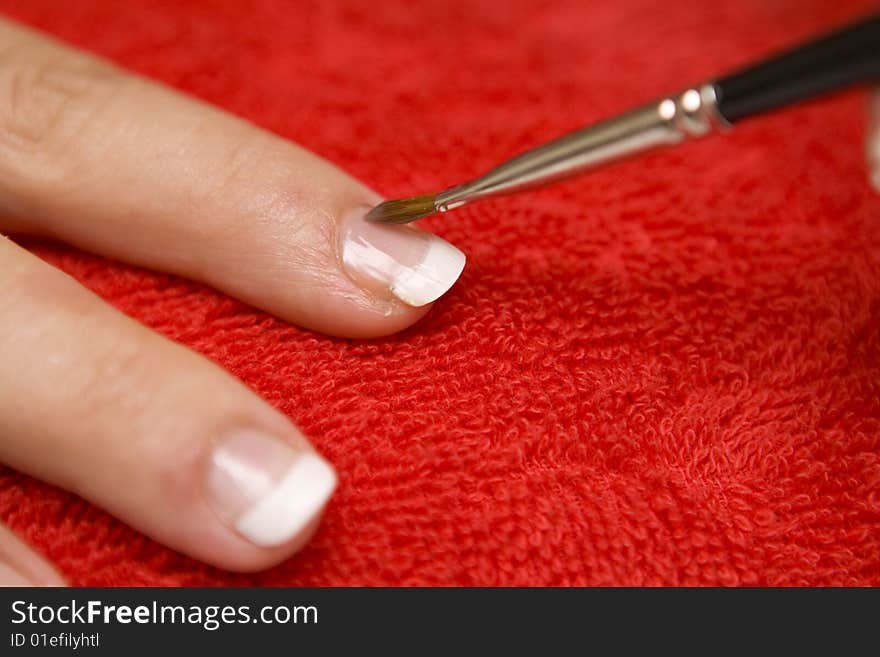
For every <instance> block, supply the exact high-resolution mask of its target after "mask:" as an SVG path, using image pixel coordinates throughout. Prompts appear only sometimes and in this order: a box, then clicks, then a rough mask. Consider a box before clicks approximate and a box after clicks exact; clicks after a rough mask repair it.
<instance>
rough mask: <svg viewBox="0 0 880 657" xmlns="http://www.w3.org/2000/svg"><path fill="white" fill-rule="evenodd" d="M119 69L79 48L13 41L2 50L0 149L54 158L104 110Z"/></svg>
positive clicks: (43, 160) (12, 158) (11, 158)
mask: <svg viewBox="0 0 880 657" xmlns="http://www.w3.org/2000/svg"><path fill="white" fill-rule="evenodd" d="M119 77H120V75H119V74H118V73H117V72H116V71H115V69H114V68H113V67H112V66H110V65H109V64H105V63H103V62H100V61H98V60H94V59H92V58H90V57H87V56H84V55H80V54H79V53H75V52H69V51H64V50H57V51H56V50H54V49H52V50H50V49H45V48H43V49H41V48H36V47H34V46H32V45H30V44H27V43H25V44H21V43H19V44H13V45H11V46H8V47H6V48H5V49H3V50H0V149H2V150H0V153H2V159H3V161H4V162H5V163H7V164H10V163H12V164H15V163H16V162H21V161H22V160H24V161H25V163H26V162H27V160H28V159H31V160H33V159H35V158H36V159H38V164H40V165H47V164H52V163H53V160H56V159H57V156H58V155H59V152H60V151H62V150H63V149H65V147H66V146H67V145H68V144H69V142H71V140H75V139H76V138H77V136H78V135H80V134H81V133H82V132H83V130H84V129H85V128H86V127H87V126H88V125H90V123H91V122H92V121H93V120H94V118H95V117H96V116H97V115H98V114H100V112H101V110H102V108H103V107H104V106H105V105H106V104H107V103H108V102H109V101H110V99H112V97H113V96H114V94H115V92H116V90H117V89H118V85H119V82H118V79H119Z"/></svg>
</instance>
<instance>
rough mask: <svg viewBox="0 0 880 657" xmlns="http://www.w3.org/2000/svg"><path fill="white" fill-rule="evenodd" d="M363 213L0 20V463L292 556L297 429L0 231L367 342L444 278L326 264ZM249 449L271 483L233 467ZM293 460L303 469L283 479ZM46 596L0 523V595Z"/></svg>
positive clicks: (299, 481)
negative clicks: (20, 588) (193, 283)
mask: <svg viewBox="0 0 880 657" xmlns="http://www.w3.org/2000/svg"><path fill="white" fill-rule="evenodd" d="M873 107H874V111H873V112H872V113H871V115H872V116H873V117H874V119H873V121H872V126H873V128H872V129H871V130H869V137H868V140H867V144H868V161H869V165H870V167H871V171H872V172H873V173H872V180H874V181H876V184H878V185H880V127H878V126H880V100H878V99H877V98H876V97H875V99H874V106H873ZM380 200H382V199H381V198H380V197H379V196H378V195H377V194H375V193H374V192H372V191H371V190H370V189H368V188H367V187H365V186H364V185H362V184H361V183H359V182H357V181H355V180H353V179H352V178H350V177H349V176H347V175H346V174H345V173H343V172H342V171H340V170H338V169H337V168H335V167H333V166H332V165H330V164H329V163H327V162H325V161H324V160H322V159H320V158H319V157H317V156H315V155H313V154H311V153H309V152H307V151H305V150H303V149H302V148H299V147H297V146H296V145H294V144H291V143H289V142H286V141H284V140H282V139H280V138H278V137H276V136H273V135H271V134H269V133H267V132H265V131H262V130H260V129H259V128H257V127H255V126H252V125H250V124H248V123H246V122H244V121H241V120H239V119H236V118H234V117H232V116H229V115H227V114H225V113H223V112H221V111H219V110H217V109H215V108H212V107H210V106H208V105H205V104H203V103H200V102H198V101H196V100H193V99H190V98H187V97H185V96H183V95H180V94H178V93H175V92H173V91H171V90H169V89H167V88H165V87H162V86H160V85H157V84H155V83H152V82H150V81H147V80H144V79H142V78H138V77H136V76H132V75H129V74H126V73H125V72H123V71H121V70H119V69H117V68H115V67H114V66H112V65H111V64H109V63H106V62H103V61H101V60H98V59H95V58H93V57H91V56H89V55H86V54H84V53H82V52H78V51H76V50H73V49H71V48H68V47H66V46H64V45H62V44H60V43H58V42H55V41H52V40H50V39H48V38H47V37H45V36H42V35H39V34H37V33H35V32H33V31H30V30H27V29H25V28H22V27H21V26H18V25H15V24H12V23H9V22H4V21H0V233H2V234H0V271H2V272H3V285H4V293H3V295H2V296H0V461H2V462H3V463H5V464H7V465H9V466H10V467H13V468H16V469H18V470H20V471H22V472H25V473H27V474H30V475H32V476H34V477H37V478H40V479H42V480H45V481H47V482H50V483H52V484H54V485H56V486H59V487H61V488H64V489H66V490H69V491H72V492H74V493H76V494H78V495H81V496H82V497H84V498H85V499H87V500H90V501H91V502H93V503H94V504H96V505H98V506H100V507H102V508H104V509H106V510H107V511H109V512H110V513H112V514H114V515H115V516H116V517H118V518H120V519H121V520H122V521H124V522H126V523H128V524H129V525H130V526H132V527H134V528H135V529H137V530H139V531H141V532H143V533H145V534H146V535H148V536H151V537H153V538H154V539H156V540H157V541H159V542H161V543H163V544H165V545H167V546H169V547H171V548H173V549H175V550H178V551H180V552H183V553H185V554H188V555H191V556H193V557H195V558H197V559H200V560H202V561H205V562H207V563H210V564H213V565H216V566H219V567H221V568H226V569H230V570H236V571H254V570H260V569H264V568H267V567H269V566H272V565H274V564H276V563H278V562H279V561H281V560H283V559H286V558H288V557H290V556H291V555H293V554H294V553H295V552H296V551H297V550H298V549H299V548H300V547H302V546H303V544H304V543H305V542H306V541H307V540H308V539H309V537H310V536H311V535H312V533H313V532H314V531H315V529H316V528H317V525H318V523H319V520H320V515H321V511H322V509H323V506H324V503H325V502H326V499H327V498H328V497H329V495H330V493H331V492H332V488H333V484H334V478H333V475H332V469H331V468H330V466H329V465H327V464H326V463H324V462H323V460H322V459H320V458H318V457H316V456H315V452H314V450H313V448H312V447H311V446H310V444H309V442H308V440H307V438H306V437H304V436H303V434H302V433H301V432H300V431H299V430H298V429H297V428H296V427H295V426H293V425H292V424H291V423H290V421H289V420H288V419H287V418H286V417H285V416H283V415H282V414H280V413H279V412H278V411H276V410H275V409H273V408H272V407H271V406H269V405H268V404H267V403H266V402H264V401H263V400H261V399H260V398H259V397H258V396H257V395H255V394H254V393H253V392H252V391H250V390H249V389H248V388H247V387H246V386H244V385H243V384H242V383H240V382H239V381H237V380H236V379H235V378H234V377H232V376H231V375H230V374H228V373H227V372H225V371H224V370H223V369H222V368H220V367H218V366H217V365H215V364H213V363H211V362H209V361H208V360H206V359H204V358H202V357H201V356H199V355H197V354H195V353H193V352H192V351H189V350H187V349H186V348H184V347H182V346H180V345H178V344H175V343H174V342H171V341H169V340H167V339H165V338H163V337H161V336H159V335H157V334H156V333H154V332H152V331H150V330H149V329H147V328H145V327H143V326H141V325H140V324H138V323H137V322H135V321H133V320H131V319H129V318H127V317H126V316H124V315H123V314H122V313H120V312H119V311H117V310H115V309H113V308H112V307H110V306H109V305H107V304H105V303H104V302H103V301H102V300H101V299H99V298H98V297H97V296H95V295H94V294H92V293H91V292H89V291H88V290H86V289H85V288H84V287H82V286H80V285H79V284H78V283H77V282H76V281H74V280H73V279H72V278H70V277H68V276H67V275H65V274H64V273H62V272H60V271H59V270H57V269H55V268H53V267H51V266H50V265H48V264H46V263H44V262H43V261H41V260H40V259H38V258H37V257H35V256H34V255H32V254H30V253H29V252H28V251H26V250H24V249H22V248H21V247H19V246H17V245H16V244H15V243H14V242H13V241H11V240H10V239H9V238H7V237H4V235H34V236H43V237H49V238H52V239H57V240H60V241H64V242H67V243H69V244H72V245H74V246H77V247H79V248H82V249H85V250H88V251H92V252H94V253H99V254H102V255H105V256H108V257H110V258H114V259H116V260H120V261H124V262H130V263H134V264H137V265H140V266H143V267H148V268H151V269H155V270H160V271H166V272H170V273H173V274H177V275H180V276H184V277H188V278H191V279H194V280H197V281H200V282H203V283H206V284H208V285H210V286H212V287H214V288H215V289H217V290H219V291H220V292H223V293H226V294H228V295H230V296H233V297H235V298H238V299H241V300H242V301H245V302H247V303H249V304H251V305H253V306H255V307H257V308H260V309H262V310H265V311H267V312H270V313H272V314H273V315H275V316H277V317H279V318H281V319H283V320H286V321H289V322H292V323H294V324H297V325H300V326H304V327H306V328H309V329H313V330H316V331H320V332H324V333H328V334H332V335H337V336H348V337H359V338H369V337H376V336H381V335H387V334H391V333H394V332H396V331H400V330H402V329H404V328H406V327H408V326H410V325H411V324H413V323H415V322H416V321H418V320H419V318H421V317H422V316H423V315H424V314H425V313H426V312H427V311H428V309H429V308H430V305H431V301H430V300H428V299H431V300H433V298H435V297H436V296H438V293H439V294H442V293H443V292H444V291H445V290H446V289H448V286H449V285H451V284H452V283H453V282H454V280H455V278H457V276H458V273H460V271H461V269H460V268H461V267H462V266H463V265H464V259H463V256H460V254H458V252H457V251H456V250H455V249H453V248H452V247H450V246H448V245H445V243H444V242H442V241H439V240H436V241H432V240H433V238H431V237H430V236H428V235H427V234H424V233H421V234H415V233H412V232H403V233H393V234H392V233H384V234H381V235H378V236H370V237H365V238H363V239H360V238H358V241H356V242H355V246H357V247H358V248H357V249H354V250H351V249H348V248H347V247H346V248H345V249H342V250H341V251H340V247H339V243H340V242H339V240H340V239H341V238H340V235H343V236H344V235H347V234H348V232H349V229H348V228H346V226H350V225H352V224H351V221H352V220H351V217H352V216H359V214H358V213H361V214H362V213H363V211H364V210H365V209H366V208H369V207H370V206H372V205H375V204H376V203H377V202H379V201H380ZM355 225H357V226H360V224H355ZM357 230H361V228H357ZM365 230H367V229H365ZM369 230H372V229H369ZM389 230H405V231H412V229H389ZM428 242H430V243H431V244H433V245H435V246H436V247H437V248H436V249H434V251H431V252H432V253H435V252H436V253H437V254H440V255H438V256H437V257H438V258H441V256H442V257H444V258H446V260H443V262H442V266H439V268H438V269H437V270H436V272H440V273H436V272H435V274H436V277H441V278H442V277H445V278H444V280H443V281H440V282H438V281H437V280H430V281H429V283H431V284H433V285H434V286H435V287H436V288H437V289H436V290H434V291H433V293H431V294H429V295H427V296H426V295H425V294H424V292H425V282H424V281H423V280H419V281H417V282H418V283H419V284H418V285H415V284H413V281H412V277H410V278H407V279H406V280H405V281H403V279H402V278H401V277H402V276H404V275H405V274H409V273H410V269H411V268H415V269H418V267H416V266H415V265H413V262H416V261H419V262H421V259H422V258H423V256H424V258H427V256H425V255H424V251H425V249H426V247H424V245H425V244H427V243H428ZM373 243H380V244H386V243H387V244H389V245H390V246H388V248H389V249H390V250H391V251H393V252H394V253H396V254H398V255H399V259H400V260H401V261H402V262H404V265H405V266H404V265H399V264H395V265H394V277H396V278H394V280H395V281H396V282H397V283H399V285H397V286H396V287H394V286H392V285H390V281H391V278H388V280H386V279H385V278H383V277H384V276H385V274H383V273H381V272H380V273H379V274H376V273H375V272H374V271H372V269H370V267H372V266H373V265H372V262H373V261H371V264H370V266H369V267H366V268H363V267H362V266H361V265H362V262H361V261H362V259H363V258H364V257H366V258H367V259H369V258H370V257H371V256H370V253H371V248H372V246H371V245H372V244H373ZM346 244H348V242H346ZM403 244H409V245H411V247H412V249H413V250H414V252H417V253H416V255H413V254H412V253H407V252H405V251H406V249H405V248H404V246H401V245H403ZM407 248H408V247H407ZM401 249H403V251H401ZM420 249H421V250H420ZM365 254H366V255H365ZM374 255H375V254H374ZM459 256H460V257H459ZM377 262H379V265H382V259H381V258H379V261H377ZM352 263H354V265H352ZM358 263H361V264H358ZM386 264H387V263H386ZM379 265H377V266H378V267H379V269H381V266H379ZM352 266H354V267H355V269H357V268H358V267H361V269H358V270H357V271H361V270H363V271H365V272H367V273H366V274H363V275H362V274H357V273H355V274H354V275H353V274H352V270H351V267H352ZM410 266H411V267H410ZM407 267H410V269H408V268H407ZM383 271H384V270H383ZM401 272H403V273H401ZM441 274H442V276H441ZM389 276H391V275H390V274H389ZM392 278H393V277H392ZM403 283H408V284H409V287H406V286H405V285H403ZM441 283H442V284H441ZM429 287H430V285H429ZM386 288H387V289H386ZM392 288H393V289H394V290H397V291H396V292H394V293H391V292H389V291H388V290H389V289H392ZM404 288H406V289H404ZM401 290H403V291H401ZM420 295H421V296H420ZM401 299H405V300H406V301H407V302H404V301H403V300H401ZM255 437H256V438H255ZM230 445H231V447H230ZM243 445H244V447H242V446H243ZM221 448H222V449H221ZM223 450H225V451H223ZM168 454H174V458H173V459H169V458H168ZM230 454H231V456H230ZM261 454H262V455H263V456H266V455H268V456H271V458H268V457H267V458H266V459H265V460H268V462H270V463H271V464H281V465H278V466H277V472H270V473H269V474H265V473H261V472H259V473H257V474H256V475H254V472H252V471H251V470H253V468H251V469H250V470H249V469H248V468H249V467H250V465H249V464H250V461H253V462H257V461H260V459H261V458H262V456H260V455H261ZM230 462H231V463H232V465H230ZM302 463H308V464H310V468H299V469H296V468H295V467H294V466H295V465H296V464H302ZM242 464H243V465H242ZM261 467H262V466H261ZM272 467H275V466H274V465H273V466H272ZM270 470H271V468H270ZM242 472H243V474H242ZM290 473H294V474H295V476H293V475H291V474H290ZM264 475H265V476H264ZM288 475H289V476H288ZM261 477H262V478H261ZM285 477H286V478H285ZM279 482H286V484H285V485H284V486H281V485H280V484H279ZM239 488H240V489H241V490H239ZM230 491H232V492H230ZM242 491H243V492H242ZM275 491H280V493H279V495H278V496H276V498H274V499H273V500H272V501H271V503H268V502H266V503H265V504H264V502H265V501H266V500H267V499H268V498H269V497H271V495H270V494H271V493H273V492H275ZM282 493H283V494H282ZM303 500H305V501H303ZM279 504H280V505H281V507H283V508H281V509H280V510H279V506H278V505H279ZM254 509H257V511H254ZM267 514H268V515H267ZM273 514H274V515H273ZM278 514H281V515H280V516H279V515H278ZM267 518H268V519H269V521H267ZM278 518H281V520H282V521H283V522H280V523H279V522H276V521H275V520H276V519H278ZM290 518H293V519H292V520H290V522H288V523H287V524H285V522H286V520H287V519H290ZM270 521H271V522H270ZM279 525H281V526H282V528H285V527H286V529H287V530H289V531H286V532H281V533H278V532H277V531H276V530H277V528H278V526H279ZM64 583H65V581H64V579H63V577H62V576H61V575H60V574H59V573H58V572H57V571H56V570H55V569H54V568H53V567H52V566H51V565H50V564H49V563H47V562H46V561H45V560H44V559H43V558H42V557H41V556H39V555H38V554H37V553H36V552H34V551H33V550H31V549H30V548H29V547H28V546H26V545H25V544H24V543H22V542H21V541H20V540H19V539H18V538H16V537H15V535H14V534H13V533H12V532H11V531H9V530H8V529H6V528H3V527H0V584H6V585H34V584H35V585H63V584H64Z"/></svg>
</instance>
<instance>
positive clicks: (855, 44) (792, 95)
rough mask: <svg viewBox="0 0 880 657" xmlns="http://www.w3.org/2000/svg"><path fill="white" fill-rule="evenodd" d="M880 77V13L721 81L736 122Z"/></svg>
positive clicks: (721, 105)
mask: <svg viewBox="0 0 880 657" xmlns="http://www.w3.org/2000/svg"><path fill="white" fill-rule="evenodd" d="M878 79H880V14H878V15H875V16H872V17H870V18H867V19H866V20H863V21H861V22H859V23H856V24H855V25H851V26H849V27H846V28H844V29H842V30H840V31H838V32H835V33H833V34H831V35H829V36H826V37H823V38H821V39H819V40H818V41H813V42H811V43H807V44H804V45H802V46H800V47H797V48H794V49H792V50H789V51H787V52H784V53H782V54H780V55H777V56H776V57H773V58H771V59H769V60H766V61H764V62H761V63H760V64H757V65H755V66H751V67H749V68H746V69H744V70H742V71H738V72H736V73H733V74H732V75H728V76H727V77H725V78H722V79H721V80H717V81H716V82H715V91H716V94H717V97H718V103H717V106H718V111H719V112H720V113H721V115H722V116H723V117H724V118H725V119H727V120H728V121H729V122H731V123H735V122H736V121H739V120H741V119H746V118H748V117H750V116H755V115H757V114H761V113H763V112H767V111H769V110H772V109H776V108H778V107H782V106H785V105H790V104H791V103H796V102H798V101H801V100H806V99H808V98H811V97H813V96H818V95H819V94H823V93H826V92H830V91H835V90H836V89H840V88H842V87H845V86H847V85H850V84H858V83H861V82H869V81H872V80H878Z"/></svg>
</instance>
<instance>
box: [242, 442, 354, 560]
mask: <svg viewBox="0 0 880 657" xmlns="http://www.w3.org/2000/svg"><path fill="white" fill-rule="evenodd" d="M335 488H336V473H335V472H334V471H333V468H331V467H330V465H329V464H328V463H327V462H326V461H324V459H322V458H320V457H319V456H317V455H315V454H303V455H302V456H300V457H299V458H298V459H297V460H296V461H295V462H294V464H293V465H292V466H290V469H289V470H288V471H287V474H285V475H284V477H282V479H281V480H280V481H279V482H278V484H277V485H276V486H275V488H273V489H272V490H271V491H269V492H268V493H267V494H266V495H265V496H264V497H263V499H261V500H260V501H259V502H257V503H256V504H255V505H254V506H253V507H251V509H250V510H248V511H246V512H245V513H244V514H243V515H242V516H241V517H240V518H239V519H238V521H237V522H236V523H235V528H236V529H237V530H238V531H239V532H241V533H242V534H243V535H244V536H246V537H247V538H248V539H250V540H251V541H252V542H253V543H256V544H257V545H259V546H261V547H274V546H276V545H281V544H282V543H285V542H287V541H288V540H290V539H291V538H293V537H294V536H296V534H298V533H299V532H300V531H302V529H303V528H304V527H305V526H306V525H308V524H309V522H311V520H312V519H313V518H314V517H315V516H316V515H317V514H318V513H319V512H320V511H321V509H322V508H323V507H324V505H325V504H326V503H327V500H328V499H329V498H330V495H331V494H332V493H333V490H334V489H335Z"/></svg>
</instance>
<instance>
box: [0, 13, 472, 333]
mask: <svg viewBox="0 0 880 657" xmlns="http://www.w3.org/2000/svg"><path fill="white" fill-rule="evenodd" d="M0 47H2V54H0V211H5V213H6V214H7V215H9V216H10V217H12V218H6V219H0V229H3V228H4V227H5V229H6V230H7V231H14V232H26V233H36V234H41V235H47V236H51V237H55V238H59V239H62V240H65V241H68V242H71V243H73V244H76V245H78V246H80V247H83V248H85V249H90V250H94V251H96V252H99V253H102V254H105V255H108V256H111V257H114V258H117V259H121V260H127V261H129V262H133V263H136V264H140V265H144V266H147V267H152V268H157V269H162V270H165V271H169V272H173V273H177V274H181V275H183V276H187V277H191V278H194V279H197V280H200V281H203V282H205V283H208V284H210V285H213V286H215V287H217V288H218V289H220V290H223V291H225V292H227V293H229V294H231V295H233V296H236V297H238V298H240V299H243V300H244V301H247V302H249V303H252V304H254V305H256V306H259V307H261V308H264V309H266V310H268V311H270V312H272V313H275V314H277V315H278V316H280V317H282V318H285V319H287V320H290V321H292V322H295V323H298V324H300V325H303V326H306V327H309V328H313V329H316V330H320V331H324V332H327V333H331V334H336V335H344V336H353V337H368V336H375V335H382V334H387V333H391V332H394V331H397V330H400V329H402V328H404V327H406V326H408V325H410V324H411V323H413V322H414V321H416V320H417V319H418V318H419V317H421V316H422V315H423V314H424V312H425V311H426V306H427V305H428V304H430V303H431V302H432V301H434V300H435V299H436V298H438V297H439V296H440V295H442V294H443V293H444V292H446V290H448V289H449V287H450V286H451V285H452V284H453V283H454V282H455V280H456V279H457V278H458V276H459V274H460V273H461V270H462V268H463V267H464V260H465V258H464V255H463V254H462V253H461V252H460V251H459V250H458V249H456V248H454V247H452V246H451V245H449V244H448V243H447V242H445V241H443V240H441V239H440V238H437V237H434V236H432V235H430V234H428V233H425V232H422V231H418V230H416V229H414V228H412V227H388V226H377V225H373V224H368V223H366V222H365V221H364V220H363V216H364V214H365V212H366V211H367V210H368V209H369V208H370V207H371V206H372V205H374V204H375V203H376V202H377V201H378V200H379V198H378V197H377V196H376V195H375V194H374V193H373V192H371V191H370V190H368V189H367V188H365V187H364V186H363V185H361V184H360V183H358V182H356V181H354V180H352V179H351V178H349V177H348V176H346V175H345V174H343V173H342V172H341V171H339V170H338V169H336V168H335V167H333V166H331V165H330V164H328V163H327V162H325V161H324V160H321V159H320V158H318V157H316V156H314V155H312V154H310V153H308V152H306V151H304V150H303V149H301V148H298V147H296V146H294V145H292V144H290V143H288V142H286V141H284V140H282V139H280V138H278V137H275V136H273V135H271V134H269V133H267V132H265V131H262V130H260V129H258V128H256V127H254V126H252V125H250V124H247V123H245V122H244V121H240V120H238V119H235V118H233V117H231V116H229V115H227V114H225V113H223V112H220V111H218V110H215V109H212V108H211V107H209V106H207V105H204V104H202V103H198V102H196V101H194V100H190V99H187V98H186V97H184V96H182V95H179V94H176V93H174V92H172V91H170V90H168V89H166V88H163V87H161V86H159V85H156V84H152V83H149V82H147V81H146V80H143V79H140V78H137V77H134V76H128V75H125V74H123V73H122V72H120V71H119V70H117V69H115V68H114V67H112V66H110V65H109V64H106V63H104V62H101V61H99V60H96V59H94V58H91V57H89V56H86V55H85V54H82V53H79V52H75V51H73V50H70V49H67V48H64V47H62V46H60V45H59V44H57V43H55V42H52V41H50V40H48V39H45V38H42V37H39V36H37V35H36V34H35V33H32V32H29V31H25V30H23V29H21V28H18V27H15V26H13V25H11V24H8V23H2V22H0Z"/></svg>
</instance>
